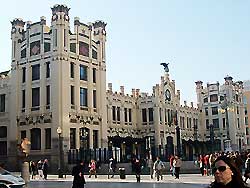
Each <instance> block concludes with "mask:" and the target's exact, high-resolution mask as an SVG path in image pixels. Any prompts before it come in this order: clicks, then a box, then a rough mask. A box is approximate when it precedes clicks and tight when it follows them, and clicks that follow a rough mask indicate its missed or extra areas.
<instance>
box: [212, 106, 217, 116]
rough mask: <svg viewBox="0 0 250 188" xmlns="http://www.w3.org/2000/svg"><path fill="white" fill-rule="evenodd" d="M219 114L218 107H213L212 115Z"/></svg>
mask: <svg viewBox="0 0 250 188" xmlns="http://www.w3.org/2000/svg"><path fill="white" fill-rule="evenodd" d="M217 114H218V107H217V106H216V107H212V115H217Z"/></svg>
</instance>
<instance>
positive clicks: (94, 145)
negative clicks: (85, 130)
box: [93, 130, 98, 148]
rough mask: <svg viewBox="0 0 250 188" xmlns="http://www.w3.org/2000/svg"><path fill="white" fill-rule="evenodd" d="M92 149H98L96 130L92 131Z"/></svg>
mask: <svg viewBox="0 0 250 188" xmlns="http://www.w3.org/2000/svg"><path fill="white" fill-rule="evenodd" d="M93 148H98V130H93Z"/></svg>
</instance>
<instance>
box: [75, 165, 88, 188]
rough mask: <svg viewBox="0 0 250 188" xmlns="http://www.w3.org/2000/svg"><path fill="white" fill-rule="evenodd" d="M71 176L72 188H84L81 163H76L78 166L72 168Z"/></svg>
mask: <svg viewBox="0 0 250 188" xmlns="http://www.w3.org/2000/svg"><path fill="white" fill-rule="evenodd" d="M72 176H74V179H73V185H72V188H84V185H85V184H86V182H85V178H84V163H83V161H78V164H77V165H76V166H74V167H73V169H72Z"/></svg>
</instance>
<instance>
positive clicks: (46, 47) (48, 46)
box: [44, 42, 50, 53]
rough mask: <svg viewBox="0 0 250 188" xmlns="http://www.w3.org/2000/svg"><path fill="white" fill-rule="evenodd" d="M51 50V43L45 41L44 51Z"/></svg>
mask: <svg viewBox="0 0 250 188" xmlns="http://www.w3.org/2000/svg"><path fill="white" fill-rule="evenodd" d="M49 51H50V43H48V42H45V43H44V53H46V52H49Z"/></svg>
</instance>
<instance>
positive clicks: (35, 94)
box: [32, 87, 40, 110]
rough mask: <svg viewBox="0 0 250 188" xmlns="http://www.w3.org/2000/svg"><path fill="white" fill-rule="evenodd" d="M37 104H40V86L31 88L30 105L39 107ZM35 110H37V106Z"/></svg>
mask: <svg viewBox="0 0 250 188" xmlns="http://www.w3.org/2000/svg"><path fill="white" fill-rule="evenodd" d="M39 106H40V88H39V87H37V88H32V107H39ZM33 110H34V109H33ZM36 110H39V108H38V109H36Z"/></svg>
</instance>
